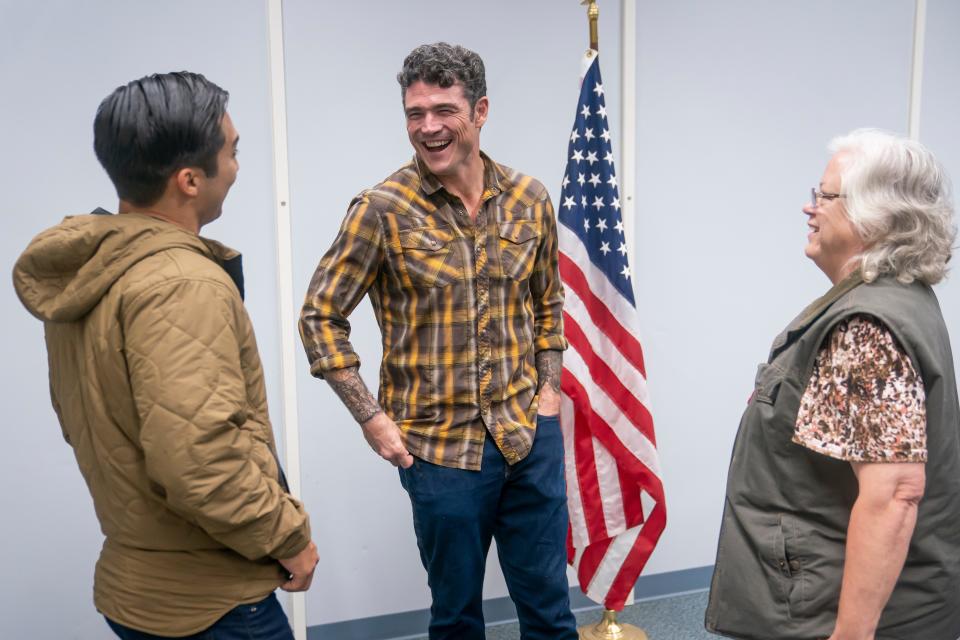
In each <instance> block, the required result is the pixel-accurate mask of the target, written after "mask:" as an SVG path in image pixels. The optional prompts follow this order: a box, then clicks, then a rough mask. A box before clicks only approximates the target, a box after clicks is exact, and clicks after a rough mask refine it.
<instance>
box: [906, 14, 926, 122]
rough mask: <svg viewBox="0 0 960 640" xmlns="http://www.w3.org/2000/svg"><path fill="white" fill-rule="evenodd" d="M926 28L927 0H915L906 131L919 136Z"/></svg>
mask: <svg viewBox="0 0 960 640" xmlns="http://www.w3.org/2000/svg"><path fill="white" fill-rule="evenodd" d="M926 28H927V0H916V10H915V12H914V16H913V66H912V68H911V71H910V115H909V116H908V118H909V122H908V125H907V131H908V133H909V135H910V137H911V138H913V139H914V140H918V139H919V138H920V97H921V84H922V81H923V44H924V43H923V40H924V35H925V33H926Z"/></svg>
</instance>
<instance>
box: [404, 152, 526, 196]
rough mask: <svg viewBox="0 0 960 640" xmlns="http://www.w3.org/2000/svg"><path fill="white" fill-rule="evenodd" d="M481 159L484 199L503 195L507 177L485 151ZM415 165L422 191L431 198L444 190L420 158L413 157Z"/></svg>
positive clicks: (506, 186) (481, 153)
mask: <svg viewBox="0 0 960 640" xmlns="http://www.w3.org/2000/svg"><path fill="white" fill-rule="evenodd" d="M480 159H481V160H483V192H484V198H486V197H487V196H488V194H489V195H497V194H499V193H502V192H503V191H504V189H505V188H508V186H509V185H507V184H506V183H507V176H506V174H505V173H503V171H502V170H501V169H500V167H499V165H497V163H496V162H494V161H493V160H491V159H490V157H489V156H488V155H487V154H485V153H484V152H483V151H481V152H480ZM413 165H414V166H415V167H416V168H417V174H419V176H420V190H421V191H423V193H425V194H426V195H428V196H430V195H433V194H434V193H436V192H437V191H439V190H440V189H442V188H443V184H442V183H441V182H440V179H439V178H438V177H437V176H435V175H433V174H432V173H431V172H430V170H429V169H427V167H426V166H425V165H424V164H422V163H421V162H420V157H419V156H418V155H416V154H414V156H413Z"/></svg>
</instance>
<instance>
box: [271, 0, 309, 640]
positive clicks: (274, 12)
mask: <svg viewBox="0 0 960 640" xmlns="http://www.w3.org/2000/svg"><path fill="white" fill-rule="evenodd" d="M267 28H268V30H269V32H268V48H269V54H270V98H271V115H272V119H273V187H274V198H275V200H274V209H275V214H276V222H277V285H278V286H277V288H278V291H279V298H280V299H279V304H280V380H281V385H282V389H283V396H282V397H283V440H284V454H285V455H284V458H285V461H284V466H285V467H286V474H287V483H288V484H289V485H290V492H291V493H292V494H293V495H294V496H297V497H299V496H300V428H299V424H298V420H297V369H296V335H295V331H294V327H295V326H296V318H295V316H294V302H293V240H292V234H291V230H290V179H289V172H288V159H287V102H286V85H285V82H284V79H285V70H284V59H283V3H282V0H267ZM289 598H290V600H289V602H290V609H291V613H292V616H293V620H292V621H291V622H292V624H291V626H292V627H293V635H294V637H295V638H296V640H307V616H306V602H305V599H304V595H303V593H291V594H290V595H289Z"/></svg>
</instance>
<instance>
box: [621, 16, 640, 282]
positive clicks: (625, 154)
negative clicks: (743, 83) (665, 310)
mask: <svg viewBox="0 0 960 640" xmlns="http://www.w3.org/2000/svg"><path fill="white" fill-rule="evenodd" d="M620 28H621V33H620V120H621V122H620V154H621V161H620V172H619V173H620V175H619V181H620V207H621V212H622V215H623V228H624V236H625V237H626V243H627V259H628V260H629V261H630V269H631V271H632V272H633V273H636V270H637V260H636V258H637V256H636V253H635V252H634V246H635V244H636V242H635V238H634V235H633V234H634V230H635V229H636V214H635V211H636V208H635V207H636V190H637V2H636V0H621V11H620ZM631 280H632V281H634V282H636V278H635V277H634V278H631ZM634 293H636V286H634Z"/></svg>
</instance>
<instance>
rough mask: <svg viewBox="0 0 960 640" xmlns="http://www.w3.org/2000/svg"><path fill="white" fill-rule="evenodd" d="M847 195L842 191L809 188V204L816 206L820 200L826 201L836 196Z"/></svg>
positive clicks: (834, 198)
mask: <svg viewBox="0 0 960 640" xmlns="http://www.w3.org/2000/svg"><path fill="white" fill-rule="evenodd" d="M846 197H847V196H846V195H844V194H842V193H827V192H826V191H817V188H816V187H813V188H812V189H810V204H811V206H814V207H817V206H819V205H820V201H821V200H826V201H827V202H830V201H833V200H836V199H837V198H846Z"/></svg>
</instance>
